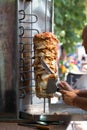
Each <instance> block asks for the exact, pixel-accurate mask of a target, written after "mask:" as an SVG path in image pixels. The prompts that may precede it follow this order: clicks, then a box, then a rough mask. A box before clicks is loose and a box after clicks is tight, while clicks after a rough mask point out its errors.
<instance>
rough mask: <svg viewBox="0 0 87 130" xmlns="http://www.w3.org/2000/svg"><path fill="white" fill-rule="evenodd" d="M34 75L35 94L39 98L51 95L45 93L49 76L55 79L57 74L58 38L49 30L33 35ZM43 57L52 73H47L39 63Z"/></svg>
mask: <svg viewBox="0 0 87 130" xmlns="http://www.w3.org/2000/svg"><path fill="white" fill-rule="evenodd" d="M33 43H34V64H33V66H34V75H35V89H36V96H37V97H39V98H50V97H51V96H52V95H51V94H47V93H46V89H47V83H48V79H49V78H54V79H56V78H57V76H58V73H57V72H58V65H57V57H58V43H59V40H58V39H57V38H56V36H55V35H54V34H53V33H51V32H42V33H39V34H36V35H34V38H33ZM41 59H43V60H44V61H45V62H46V64H47V65H48V67H49V68H50V69H51V70H52V72H53V74H48V73H47V72H46V70H45V69H44V67H43V66H42V64H41Z"/></svg>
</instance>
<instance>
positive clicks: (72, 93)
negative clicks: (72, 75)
mask: <svg viewBox="0 0 87 130" xmlns="http://www.w3.org/2000/svg"><path fill="white" fill-rule="evenodd" d="M82 40H83V43H82V45H83V46H84V48H85V52H86V54H87V25H86V26H85V27H84V29H83V33H82ZM60 86H61V90H60V92H61V93H62V97H63V100H64V102H65V103H66V104H68V105H71V106H74V107H77V108H81V109H83V110H86V111H87V90H86V89H85V90H82V89H81V90H80V89H77V90H76V89H73V88H72V87H71V86H70V85H69V84H68V83H67V82H65V81H61V82H60Z"/></svg>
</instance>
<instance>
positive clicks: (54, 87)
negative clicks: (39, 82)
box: [41, 59, 60, 94]
mask: <svg viewBox="0 0 87 130" xmlns="http://www.w3.org/2000/svg"><path fill="white" fill-rule="evenodd" d="M41 64H42V66H43V67H44V69H45V70H46V72H47V73H48V74H55V73H53V72H52V71H51V69H50V68H49V67H48V65H47V64H46V63H45V61H44V60H42V59H41ZM58 82H59V81H58V79H54V78H49V79H48V83H47V89H46V93H47V94H52V93H55V92H58V91H59V89H60V86H59V85H58Z"/></svg>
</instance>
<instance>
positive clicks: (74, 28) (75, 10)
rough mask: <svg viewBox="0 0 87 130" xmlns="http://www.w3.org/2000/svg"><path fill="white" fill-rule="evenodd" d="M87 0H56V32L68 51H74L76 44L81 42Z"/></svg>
mask: <svg viewBox="0 0 87 130" xmlns="http://www.w3.org/2000/svg"><path fill="white" fill-rule="evenodd" d="M86 2H87V0H58V1H57V0H54V33H55V34H56V35H57V37H58V39H59V40H60V42H61V43H63V46H64V48H65V49H66V52H68V53H69V52H70V53H73V52H74V50H75V45H76V44H77V43H78V42H81V34H82V30H83V27H84V25H85V24H86V8H85V7H86V6H85V5H86Z"/></svg>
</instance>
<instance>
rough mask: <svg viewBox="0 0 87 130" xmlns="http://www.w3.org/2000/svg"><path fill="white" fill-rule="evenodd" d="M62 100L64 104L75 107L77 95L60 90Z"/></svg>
mask: <svg viewBox="0 0 87 130" xmlns="http://www.w3.org/2000/svg"><path fill="white" fill-rule="evenodd" d="M60 92H61V93H62V97H63V100H64V102H65V103H66V104H68V105H71V106H75V99H76V97H77V94H75V93H74V92H73V91H66V90H61V91H60Z"/></svg>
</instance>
